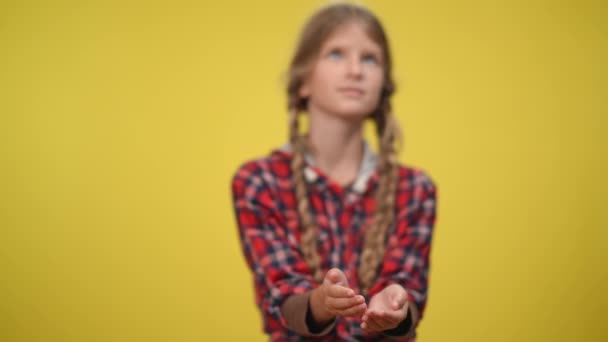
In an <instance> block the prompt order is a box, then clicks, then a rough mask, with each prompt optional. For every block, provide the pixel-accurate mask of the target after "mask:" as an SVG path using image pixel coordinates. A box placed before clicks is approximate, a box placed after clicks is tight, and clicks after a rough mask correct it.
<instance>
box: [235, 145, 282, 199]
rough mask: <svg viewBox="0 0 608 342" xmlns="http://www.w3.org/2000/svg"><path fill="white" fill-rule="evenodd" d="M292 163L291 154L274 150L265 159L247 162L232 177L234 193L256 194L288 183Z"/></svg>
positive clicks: (259, 158) (260, 158) (254, 159)
mask: <svg viewBox="0 0 608 342" xmlns="http://www.w3.org/2000/svg"><path fill="white" fill-rule="evenodd" d="M290 161H291V154H290V153H289V152H288V151H283V150H280V149H274V150H272V151H270V153H269V154H267V155H266V156H263V157H257V158H252V159H249V160H246V161H245V162H243V163H241V164H240V165H239V166H238V167H237V169H236V170H235V171H234V173H233V175H232V179H231V184H232V190H233V192H234V193H235V194H245V193H248V194H254V193H258V192H259V191H260V190H263V189H268V188H269V187H273V186H275V185H276V184H279V183H282V182H284V181H288V180H289V178H290V177H291V170H290Z"/></svg>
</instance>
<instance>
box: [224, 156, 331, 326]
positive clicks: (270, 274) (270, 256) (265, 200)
mask: <svg viewBox="0 0 608 342" xmlns="http://www.w3.org/2000/svg"><path fill="white" fill-rule="evenodd" d="M232 194H233V202H234V208H235V213H236V219H237V223H238V228H239V236H240V240H241V247H242V250H243V253H244V255H245V259H246V262H247V265H248V266H249V268H250V269H251V270H252V272H253V276H254V279H255V292H256V301H257V303H258V306H259V307H260V310H261V312H262V316H263V318H264V330H265V331H266V332H267V333H268V334H270V335H271V337H272V334H273V333H274V334H281V331H284V330H285V329H290V330H292V331H294V332H296V333H298V334H300V335H323V334H326V333H328V332H329V331H330V330H331V329H332V328H333V325H334V324H335V320H334V318H333V316H329V315H324V314H323V312H320V310H316V311H317V312H314V313H316V314H317V316H318V317H315V318H318V319H319V322H318V323H319V324H320V325H323V326H324V329H322V330H321V331H311V330H310V329H309V327H308V325H307V324H306V314H307V312H308V303H309V299H310V298H312V302H311V303H312V304H313V306H314V309H318V307H319V305H318V302H319V299H318V298H319V296H318V294H320V293H319V291H318V290H317V291H312V290H314V289H317V288H319V287H318V285H317V284H315V282H314V281H313V279H312V277H311V276H310V272H309V269H308V265H307V264H306V263H305V261H304V260H303V259H302V256H301V254H300V252H299V248H298V247H297V245H296V244H297V241H294V240H295V239H293V238H292V237H291V236H289V234H288V232H287V228H286V224H285V222H284V221H283V220H281V218H280V216H279V215H277V214H276V212H277V210H276V208H275V206H274V200H273V196H272V194H271V192H270V190H269V189H268V187H267V186H266V184H265V183H264V182H263V180H262V177H261V176H260V175H258V174H256V170H255V167H254V166H253V165H252V164H246V165H244V166H243V167H242V168H241V169H239V171H238V172H237V174H236V175H235V176H234V177H233V180H232ZM311 295H312V296H311ZM313 311H315V310H313Z"/></svg>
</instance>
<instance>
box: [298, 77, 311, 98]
mask: <svg viewBox="0 0 608 342" xmlns="http://www.w3.org/2000/svg"><path fill="white" fill-rule="evenodd" d="M298 95H299V96H300V97H301V98H306V97H309V96H310V87H309V86H308V82H307V81H304V82H303V83H302V85H301V86H300V90H299V91H298Z"/></svg>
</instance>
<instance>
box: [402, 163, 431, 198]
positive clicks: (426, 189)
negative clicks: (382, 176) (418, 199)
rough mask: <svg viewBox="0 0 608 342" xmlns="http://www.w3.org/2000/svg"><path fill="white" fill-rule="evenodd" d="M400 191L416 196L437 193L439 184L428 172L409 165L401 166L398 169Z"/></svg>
mask: <svg viewBox="0 0 608 342" xmlns="http://www.w3.org/2000/svg"><path fill="white" fill-rule="evenodd" d="M398 175H399V177H398V178H399V181H398V189H399V190H401V191H408V192H409V191H411V192H413V193H414V196H420V195H423V194H429V193H433V194H434V193H435V192H436V190H437V183H436V181H435V180H434V179H433V177H432V176H431V175H430V174H429V172H428V171H427V170H425V169H424V168H421V167H415V166H411V165H408V164H399V168H398Z"/></svg>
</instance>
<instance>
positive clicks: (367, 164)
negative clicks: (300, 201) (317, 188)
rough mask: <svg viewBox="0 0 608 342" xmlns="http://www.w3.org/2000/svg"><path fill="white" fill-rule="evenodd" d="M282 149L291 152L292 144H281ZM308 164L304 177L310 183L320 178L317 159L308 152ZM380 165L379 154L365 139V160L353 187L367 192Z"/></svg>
mask: <svg viewBox="0 0 608 342" xmlns="http://www.w3.org/2000/svg"><path fill="white" fill-rule="evenodd" d="M280 150H281V151H285V152H291V144H289V143H287V144H284V145H283V146H281V148H280ZM304 160H305V161H306V166H305V167H304V177H305V178H306V180H307V181H308V182H309V183H312V182H314V181H316V180H317V179H318V178H319V173H318V172H317V171H316V170H315V168H314V166H315V160H314V157H313V156H312V154H310V153H308V152H306V153H305V155H304ZM377 165H378V156H377V155H376V153H375V152H374V151H373V150H372V149H371V147H370V146H369V144H368V143H367V141H365V140H363V160H362V161H361V165H360V166H359V171H358V173H357V177H356V178H355V181H354V182H353V185H352V189H353V191H355V192H357V193H360V194H361V193H363V192H365V188H366V185H367V181H368V180H369V179H370V177H371V176H372V175H373V174H374V172H375V171H376V166H377Z"/></svg>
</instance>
